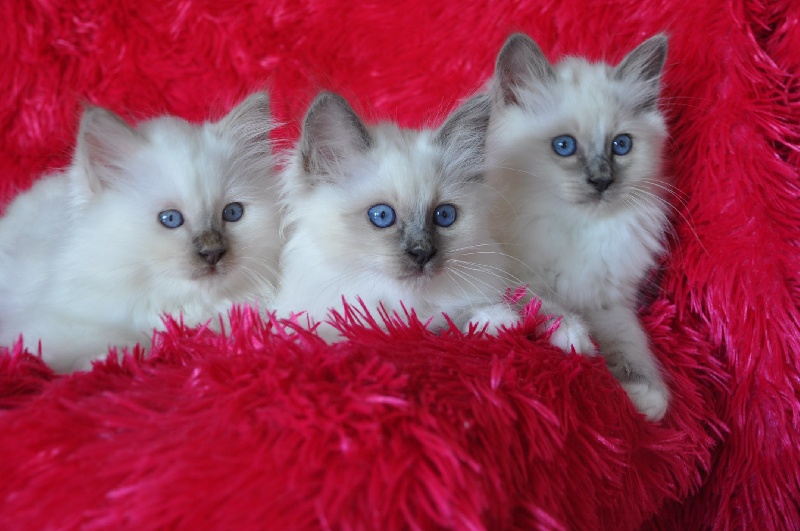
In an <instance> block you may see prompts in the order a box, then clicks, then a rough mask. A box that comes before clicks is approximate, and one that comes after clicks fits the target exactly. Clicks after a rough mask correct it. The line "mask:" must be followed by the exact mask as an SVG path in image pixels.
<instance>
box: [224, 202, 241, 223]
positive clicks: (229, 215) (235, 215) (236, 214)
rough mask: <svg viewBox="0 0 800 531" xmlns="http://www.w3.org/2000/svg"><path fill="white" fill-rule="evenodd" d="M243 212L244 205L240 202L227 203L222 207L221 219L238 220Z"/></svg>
mask: <svg viewBox="0 0 800 531" xmlns="http://www.w3.org/2000/svg"><path fill="white" fill-rule="evenodd" d="M243 214H244V207H243V206H242V204H241V203H228V204H227V205H225V208H223V209H222V219H224V220H225V221H239V220H240V219H242V215H243Z"/></svg>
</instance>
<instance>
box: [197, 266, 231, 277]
mask: <svg viewBox="0 0 800 531" xmlns="http://www.w3.org/2000/svg"><path fill="white" fill-rule="evenodd" d="M223 275H224V271H222V270H221V268H219V267H218V266H216V265H209V266H206V267H203V268H200V269H198V270H197V271H195V273H194V275H192V278H193V279H194V280H202V279H206V278H207V279H217V278H220V277H221V276H223Z"/></svg>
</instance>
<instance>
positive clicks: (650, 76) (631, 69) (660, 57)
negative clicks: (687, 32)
mask: <svg viewBox="0 0 800 531" xmlns="http://www.w3.org/2000/svg"><path fill="white" fill-rule="evenodd" d="M667 41H668V39H667V36H666V35H664V34H663V33H659V34H658V35H655V36H653V37H650V38H649V39H647V40H646V41H644V42H643V43H642V44H640V45H639V46H637V47H636V48H635V49H634V50H633V51H632V52H631V53H629V54H628V55H627V56H625V58H624V59H623V60H622V62H620V64H619V65H617V67H616V68H615V69H614V78H615V79H617V80H619V81H634V82H640V83H645V84H647V85H650V86H649V87H648V88H649V91H650V92H651V93H652V97H650V98H648V101H645V102H643V105H642V106H643V107H652V106H655V105H656V103H657V102H658V92H659V86H660V82H661V74H662V72H663V70H664V62H665V61H666V59H667Z"/></svg>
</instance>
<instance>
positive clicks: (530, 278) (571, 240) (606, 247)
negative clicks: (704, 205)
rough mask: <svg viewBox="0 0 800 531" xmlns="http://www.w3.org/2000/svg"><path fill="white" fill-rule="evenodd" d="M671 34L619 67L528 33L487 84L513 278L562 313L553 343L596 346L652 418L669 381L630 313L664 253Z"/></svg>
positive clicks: (504, 54) (661, 410)
mask: <svg viewBox="0 0 800 531" xmlns="http://www.w3.org/2000/svg"><path fill="white" fill-rule="evenodd" d="M666 53H667V38H666V37H665V36H664V35H657V36H655V37H653V38H651V39H649V40H647V41H646V42H644V43H643V44H641V45H640V46H639V47H637V48H636V49H635V50H633V51H632V52H631V53H630V54H629V55H628V56H627V57H625V58H624V59H623V61H622V62H621V63H620V64H619V65H618V66H616V67H613V68H612V67H611V66H609V65H607V64H604V63H595V64H593V63H589V62H587V61H585V60H582V59H578V58H567V59H564V60H563V61H561V62H559V63H558V64H556V65H551V64H550V63H549V62H548V60H547V59H546V57H545V56H544V54H543V53H542V51H541V50H540V49H539V47H538V46H537V45H536V43H534V42H533V41H532V40H531V39H530V38H529V37H527V36H525V35H521V34H518V35H513V36H511V37H510V38H509V39H508V41H507V42H506V44H505V45H504V47H503V48H502V50H501V51H500V53H499V55H498V58H497V63H496V70H495V76H494V78H493V81H492V85H491V89H490V92H491V94H492V100H493V111H492V118H491V124H490V132H489V138H488V145H489V153H490V154H491V159H492V160H490V162H489V164H490V166H492V167H493V168H494V169H493V170H492V171H491V175H490V180H491V182H492V183H493V184H494V185H495V186H497V187H498V188H499V189H501V190H502V191H503V193H504V195H505V196H506V197H507V199H508V200H509V201H510V202H511V205H512V208H510V209H507V210H508V212H509V214H510V215H509V216H508V217H507V218H506V219H504V220H502V221H501V223H504V224H505V226H507V227H508V229H509V232H508V234H507V235H506V237H507V239H508V241H509V242H512V244H511V245H509V246H508V252H509V254H511V255H513V256H515V257H516V258H517V259H518V260H519V262H515V263H519V264H523V265H524V267H519V271H517V272H516V274H517V275H518V276H520V277H521V278H524V279H525V280H526V281H527V282H529V283H530V286H531V289H532V291H533V292H535V293H538V294H540V295H542V298H543V300H544V307H543V311H544V312H546V313H551V314H563V315H564V321H562V324H561V327H560V328H559V330H558V332H557V333H556V334H555V335H554V336H553V338H552V341H553V342H554V344H556V345H558V346H560V347H561V348H564V349H565V350H569V349H570V348H572V347H575V349H576V350H577V351H578V352H582V353H585V354H592V353H594V346H593V344H592V342H591V340H590V338H589V335H588V332H589V331H591V334H592V335H593V336H594V338H595V339H596V340H597V343H598V345H599V347H600V352H601V353H602V354H603V356H604V357H605V358H606V360H607V363H608V366H609V369H610V370H611V372H612V373H613V374H614V375H615V376H616V377H617V379H618V380H619V381H620V382H621V384H622V386H623V387H624V388H625V390H626V391H627V392H628V395H629V396H630V397H631V400H632V401H633V403H634V405H635V406H636V407H637V408H638V409H639V411H641V412H642V413H644V414H645V415H646V416H647V418H649V419H651V420H657V419H660V418H662V417H663V416H664V414H665V412H666V410H667V405H668V402H669V391H668V389H667V386H666V385H665V383H664V380H663V379H662V376H661V373H660V370H661V369H660V366H659V363H658V361H657V359H656V358H655V357H654V356H653V354H652V352H651V351H650V348H649V346H648V339H647V336H646V335H645V332H644V331H643V329H642V326H641V324H640V323H639V320H638V316H637V314H636V299H637V292H638V289H639V287H640V284H641V282H642V280H643V278H644V277H645V275H646V273H647V272H648V270H649V269H650V268H652V267H653V266H654V264H655V260H656V257H657V256H658V255H659V254H660V253H662V252H663V251H664V234H665V230H666V227H667V226H668V223H667V210H668V204H667V202H666V200H665V199H664V198H663V192H664V191H666V190H668V188H669V184H667V183H666V180H665V177H664V176H663V175H662V169H661V156H662V149H663V146H664V142H665V139H666V136H667V133H666V126H665V122H664V118H663V116H662V115H661V114H660V113H659V110H658V101H659V91H660V79H661V74H662V69H663V66H664V61H665V59H666Z"/></svg>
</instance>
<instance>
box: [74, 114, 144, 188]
mask: <svg viewBox="0 0 800 531" xmlns="http://www.w3.org/2000/svg"><path fill="white" fill-rule="evenodd" d="M144 143H145V139H144V138H143V137H142V136H141V135H140V134H139V133H138V132H137V131H136V130H135V129H133V128H132V127H131V126H129V125H128V124H127V123H125V121H124V120H123V119H122V118H120V117H119V116H117V115H116V114H114V113H113V112H111V111H108V110H106V109H103V108H101V107H94V106H90V107H87V108H86V110H85V111H84V112H83V116H82V117H81V123H80V127H79V129H78V146H77V149H76V151H75V158H76V161H77V163H78V164H79V165H80V166H81V167H82V168H83V170H84V171H83V172H81V173H82V175H83V177H84V178H85V182H84V183H82V184H83V186H86V187H88V192H89V193H97V192H99V191H100V190H102V189H104V188H111V187H113V186H114V185H115V183H116V182H117V181H118V180H119V179H120V178H122V177H123V176H124V175H126V168H127V161H128V159H129V158H130V156H131V155H132V154H133V153H134V152H135V151H136V150H137V149H138V148H139V147H141V146H142V145H143V144H144Z"/></svg>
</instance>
